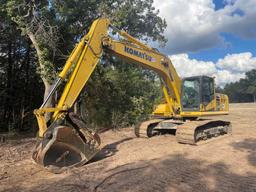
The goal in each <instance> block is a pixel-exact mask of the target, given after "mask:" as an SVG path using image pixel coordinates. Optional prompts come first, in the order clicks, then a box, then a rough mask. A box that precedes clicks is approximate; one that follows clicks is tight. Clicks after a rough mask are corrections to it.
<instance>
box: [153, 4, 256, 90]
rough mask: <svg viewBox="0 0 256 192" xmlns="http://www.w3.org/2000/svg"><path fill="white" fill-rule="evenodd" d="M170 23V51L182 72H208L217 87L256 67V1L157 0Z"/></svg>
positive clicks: (168, 50) (171, 56) (190, 74)
mask: <svg viewBox="0 0 256 192" xmlns="http://www.w3.org/2000/svg"><path fill="white" fill-rule="evenodd" d="M154 6H155V7H156V9H158V10H159V15H160V16H161V17H162V18H164V19H165V20H166V22H167V28H166V30H165V33H164V35H165V36H166V38H167V39H168V42H167V44H166V46H165V47H164V48H161V49H160V51H161V52H163V53H165V54H166V55H168V56H169V57H170V58H171V60H172V62H173V64H174V66H175V67H176V69H177V72H178V73H179V75H180V76H181V77H187V76H194V75H208V76H213V77H215V78H216V84H217V86H221V87H223V86H225V84H226V83H230V82H235V81H238V80H239V79H240V78H244V77H245V72H247V71H249V70H251V69H256V0H154Z"/></svg>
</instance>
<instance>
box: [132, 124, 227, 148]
mask: <svg viewBox="0 0 256 192" xmlns="http://www.w3.org/2000/svg"><path fill="white" fill-rule="evenodd" d="M168 123H169V124H168ZM170 124H175V125H176V126H173V127H169V128H171V129H176V140H177V142H178V143H183V144H191V145H199V144H203V143H206V142H210V141H213V140H216V139H219V138H223V137H224V136H227V135H230V134H231V133H232V128H231V123H230V122H228V121H221V120H209V119H199V120H196V121H187V122H183V121H177V120H164V119H152V120H149V121H145V122H142V123H141V124H140V125H138V126H136V127H135V135H136V136H137V137H141V138H149V137H152V136H154V135H156V134H157V131H155V130H159V129H161V128H168V125H170Z"/></svg>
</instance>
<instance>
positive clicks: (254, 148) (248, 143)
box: [231, 138, 256, 191]
mask: <svg viewBox="0 0 256 192" xmlns="http://www.w3.org/2000/svg"><path fill="white" fill-rule="evenodd" d="M231 145H232V146H233V147H234V148H235V149H236V150H239V151H244V152H247V153H248V161H249V162H250V164H251V165H253V166H256V139H253V138H248V139H244V140H243V141H241V142H236V143H232V144H231ZM255 182H256V181H255ZM255 191H256V189H255Z"/></svg>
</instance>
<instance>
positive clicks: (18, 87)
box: [0, 0, 166, 132]
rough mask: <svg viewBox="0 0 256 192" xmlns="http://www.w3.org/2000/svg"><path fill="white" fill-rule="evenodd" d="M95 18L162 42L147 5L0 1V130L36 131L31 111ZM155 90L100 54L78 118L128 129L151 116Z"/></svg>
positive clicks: (131, 69) (139, 72)
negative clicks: (100, 56)
mask: <svg viewBox="0 0 256 192" xmlns="http://www.w3.org/2000/svg"><path fill="white" fill-rule="evenodd" d="M100 17H107V18H110V20H111V22H112V24H113V25H115V26H116V27H118V28H120V29H123V30H125V31H127V32H128V33H129V34H131V35H132V36H134V37H136V38H138V39H140V40H142V41H144V42H149V41H150V42H152V41H157V42H159V43H160V44H163V45H164V44H165V42H166V39H165V37H164V36H163V32H164V29H165V28H166V22H165V20H164V19H162V18H160V17H159V16H158V10H155V8H154V7H153V0H148V1H144V0H125V1H123V0H101V1H100V0H81V1H77V0H0V119H1V121H0V132H12V131H31V130H32V131H36V130H37V123H36V120H35V117H34V115H33V110H34V109H35V108H38V107H39V106H40V105H41V103H42V102H43V100H44V98H45V96H46V95H47V94H48V93H49V90H50V88H51V85H52V84H53V82H54V79H55V78H56V76H57V74H58V72H59V71H60V70H61V68H62V67H63V65H64V64H65V61H66V59H67V58H68V56H69V54H70V53H71V51H72V49H73V48H74V46H75V44H76V43H77V42H78V41H79V39H80V38H81V37H82V36H83V35H84V34H85V33H86V31H89V27H90V26H91V24H92V22H93V21H94V20H95V19H97V18H100ZM159 89H160V88H159V81H158V79H157V77H156V75H155V74H154V73H153V72H151V71H148V70H144V69H142V68H140V67H138V66H134V65H132V64H127V63H125V62H124V61H121V60H117V59H116V58H113V57H111V56H109V55H104V57H103V59H102V61H101V63H100V64H99V65H98V66H97V68H96V70H95V71H94V73H93V75H92V77H91V78H90V80H89V82H88V83H87V85H86V87H85V88H84V90H83V93H82V94H81V96H80V98H79V103H80V104H81V106H84V107H81V110H82V113H81V114H82V116H83V117H84V118H85V119H86V122H87V124H88V126H89V127H103V126H105V127H106V126H107V127H120V126H127V125H132V124H134V123H136V122H138V121H139V120H140V119H143V118H147V114H150V113H151V111H152V108H153V105H154V102H157V101H159V98H160V91H159ZM59 92H60V93H61V91H59ZM60 93H59V94H60ZM149 100H150V101H151V102H148V101H149ZM52 105H54V99H53V100H50V101H49V102H48V103H47V106H48V107H49V106H52Z"/></svg>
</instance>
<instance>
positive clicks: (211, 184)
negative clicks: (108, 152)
mask: <svg viewBox="0 0 256 192" xmlns="http://www.w3.org/2000/svg"><path fill="white" fill-rule="evenodd" d="M255 190H256V174H252V173H247V175H238V174H235V173H233V172H232V171H230V170H229V167H227V166H226V165H225V164H224V163H222V162H218V163H214V164H210V165H209V164H207V163H206V162H204V161H199V160H196V159H189V158H187V157H186V156H182V155H173V156H168V157H166V158H164V159H154V160H149V161H140V162H137V163H131V164H126V165H122V166H119V167H116V168H114V169H110V170H106V169H105V168H103V167H97V166H95V167H93V166H90V167H88V168H87V166H84V167H81V169H76V170H74V171H71V174H70V175H69V176H67V177H65V178H64V179H62V180H59V181H57V182H54V181H51V179H46V178H45V179H44V181H43V183H41V184H38V186H34V187H32V188H29V189H28V188H22V185H18V184H17V186H10V188H9V189H8V190H6V191H47V192H51V191H55V192H56V191H92V192H103V191H111V192H115V191H116V192H119V191H134V192H136V191H147V192H148V191H149V192H151V191H152V192H155V191H157V192H167V191H181V192H183V191H184V192H187V191H224V192H225V191H227V192H229V191H232V192H240V191H255Z"/></svg>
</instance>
